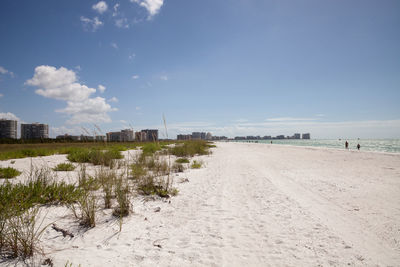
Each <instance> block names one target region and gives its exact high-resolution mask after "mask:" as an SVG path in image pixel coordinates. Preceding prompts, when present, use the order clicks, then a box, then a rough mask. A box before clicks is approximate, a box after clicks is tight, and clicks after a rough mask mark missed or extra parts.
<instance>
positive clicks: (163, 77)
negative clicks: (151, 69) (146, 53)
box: [160, 75, 168, 81]
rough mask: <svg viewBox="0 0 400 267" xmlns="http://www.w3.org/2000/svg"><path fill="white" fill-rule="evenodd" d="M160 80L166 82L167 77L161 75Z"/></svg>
mask: <svg viewBox="0 0 400 267" xmlns="http://www.w3.org/2000/svg"><path fill="white" fill-rule="evenodd" d="M160 79H161V80H163V81H168V76H167V75H161V76H160Z"/></svg>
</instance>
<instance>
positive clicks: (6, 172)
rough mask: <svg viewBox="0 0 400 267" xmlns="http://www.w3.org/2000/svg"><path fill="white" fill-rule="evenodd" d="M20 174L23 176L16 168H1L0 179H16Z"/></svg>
mask: <svg viewBox="0 0 400 267" xmlns="http://www.w3.org/2000/svg"><path fill="white" fill-rule="evenodd" d="M20 174H21V172H20V171H18V170H16V169H14V168H11V167H7V168H1V167H0V179H1V178H6V179H10V178H14V177H17V176H18V175H20Z"/></svg>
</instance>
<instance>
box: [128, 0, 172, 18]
mask: <svg viewBox="0 0 400 267" xmlns="http://www.w3.org/2000/svg"><path fill="white" fill-rule="evenodd" d="M130 1H131V2H132V3H136V4H138V5H140V6H142V7H144V8H146V10H147V12H148V13H149V17H148V18H149V19H151V18H152V17H153V16H154V15H156V14H157V13H158V12H159V11H160V9H161V7H162V5H163V4H164V0H130Z"/></svg>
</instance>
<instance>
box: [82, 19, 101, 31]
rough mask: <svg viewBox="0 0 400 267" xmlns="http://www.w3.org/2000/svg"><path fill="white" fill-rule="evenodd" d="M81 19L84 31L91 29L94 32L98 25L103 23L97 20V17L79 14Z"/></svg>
mask: <svg viewBox="0 0 400 267" xmlns="http://www.w3.org/2000/svg"><path fill="white" fill-rule="evenodd" d="M81 21H82V24H83V28H84V29H85V30H86V31H92V32H95V31H97V29H98V28H100V26H102V25H103V22H102V21H100V20H99V18H98V17H94V18H93V19H89V18H86V17H84V16H81Z"/></svg>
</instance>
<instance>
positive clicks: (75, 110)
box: [56, 97, 117, 124]
mask: <svg viewBox="0 0 400 267" xmlns="http://www.w3.org/2000/svg"><path fill="white" fill-rule="evenodd" d="M116 110H117V109H116V108H112V107H111V106H110V105H109V104H107V103H106V101H105V99H104V98H102V97H95V98H89V99H85V100H83V101H80V102H73V101H68V102H67V107H66V108H64V109H59V110H56V112H60V113H66V114H68V115H70V116H71V118H70V119H69V120H68V121H67V123H68V124H79V123H85V122H86V123H99V122H111V119H110V116H109V115H108V112H111V111H116Z"/></svg>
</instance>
